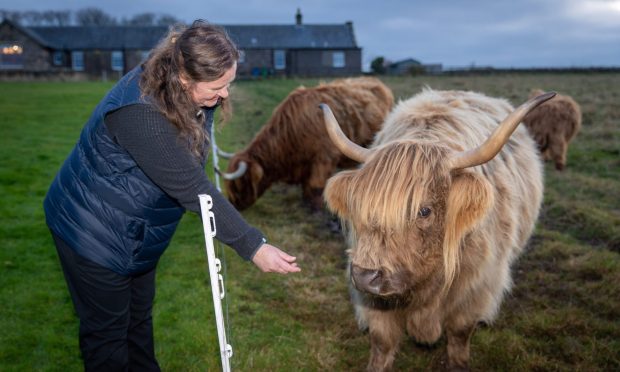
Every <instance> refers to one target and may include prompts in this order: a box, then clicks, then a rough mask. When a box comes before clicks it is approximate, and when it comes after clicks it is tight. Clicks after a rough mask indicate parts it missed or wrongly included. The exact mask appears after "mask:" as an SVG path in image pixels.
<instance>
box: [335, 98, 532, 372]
mask: <svg viewBox="0 0 620 372" xmlns="http://www.w3.org/2000/svg"><path fill="white" fill-rule="evenodd" d="M512 110H513V108H512V107H511V106H510V104H509V103H508V102H507V101H505V100H502V99H495V98H489V97H486V96H484V95H481V94H477V93H473V92H459V91H432V90H425V91H423V92H422V93H420V94H418V95H416V96H414V97H412V98H410V99H408V100H406V101H403V102H400V103H399V104H398V105H397V106H396V107H395V109H394V110H393V111H392V113H390V115H389V116H388V118H387V119H386V122H385V123H384V125H383V128H382V129H381V131H380V132H379V133H377V136H376V138H375V141H374V143H373V144H372V146H371V151H370V154H371V155H370V156H369V158H367V160H366V162H365V163H363V164H362V166H361V168H359V169H357V170H348V171H343V172H340V173H337V174H336V175H334V176H333V177H332V178H331V179H330V180H329V181H328V184H327V186H326V188H325V193H324V196H325V200H326V202H327V204H328V206H329V208H330V209H331V210H332V211H334V212H335V213H337V214H338V215H339V216H340V217H341V218H342V219H343V222H344V223H345V225H346V226H347V230H348V241H349V246H350V249H349V250H348V254H349V258H350V271H349V273H350V278H351V282H352V287H351V291H352V298H353V301H354V304H355V307H356V314H357V317H358V322H359V324H360V326H361V327H364V328H365V327H368V329H369V335H370V343H371V356H370V361H369V364H368V369H369V370H372V371H383V370H388V369H390V368H391V367H392V364H393V361H394V356H395V354H396V351H397V350H398V346H399V343H400V341H401V339H402V338H403V336H404V335H405V333H407V334H409V335H410V336H412V337H414V338H415V339H416V340H417V341H418V342H423V343H434V342H436V341H437V340H438V339H439V338H440V336H441V335H442V333H443V332H444V331H445V332H446V334H447V341H448V345H447V354H448V363H449V368H451V369H460V368H467V365H468V359H469V340H470V337H471V335H472V333H473V331H474V329H475V327H476V325H477V324H478V322H481V321H482V322H491V321H492V320H493V318H494V317H495V316H496V313H497V312H498V309H499V306H500V303H501V300H502V296H503V294H504V293H505V292H507V291H508V290H509V289H510V286H511V275H510V266H511V264H512V263H513V261H514V260H515V258H516V257H518V256H519V254H520V253H521V252H522V251H523V248H524V246H525V244H526V242H527V240H528V238H529V237H530V234H531V233H532V230H533V228H534V224H535V221H536V219H537V217H538V213H539V208H540V204H541V200H542V194H543V177H542V164H541V161H540V159H539V157H538V154H537V150H536V145H535V143H534V141H533V140H532V138H531V137H530V136H529V135H528V133H527V131H526V130H525V128H522V127H519V128H517V129H516V131H515V132H514V133H513V134H512V136H511V137H510V139H509V140H508V142H507V143H506V144H505V145H504V147H503V149H502V150H501V152H500V153H499V154H498V155H497V156H495V158H493V159H492V160H490V161H489V162H487V163H485V164H483V165H480V166H475V167H470V168H465V169H458V170H454V169H453V170H451V169H450V161H449V157H450V156H452V155H453V154H455V153H457V152H461V151H464V150H470V149H474V148H476V147H478V146H479V145H481V144H482V143H483V142H484V141H485V140H486V139H487V137H488V136H489V135H490V133H491V132H492V131H493V130H494V129H495V128H496V127H497V124H498V122H500V121H501V120H503V119H504V118H505V117H506V116H507V115H508V114H509V113H510V112H511V111H512Z"/></svg>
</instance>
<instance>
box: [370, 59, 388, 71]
mask: <svg viewBox="0 0 620 372" xmlns="http://www.w3.org/2000/svg"><path fill="white" fill-rule="evenodd" d="M370 70H372V72H373V73H374V74H376V75H383V74H385V59H384V58H383V57H377V58H375V59H373V60H372V62H370Z"/></svg>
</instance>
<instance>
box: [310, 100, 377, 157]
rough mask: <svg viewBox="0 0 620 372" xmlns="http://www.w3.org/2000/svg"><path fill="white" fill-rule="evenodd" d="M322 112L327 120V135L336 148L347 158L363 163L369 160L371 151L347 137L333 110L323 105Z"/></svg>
mask: <svg viewBox="0 0 620 372" xmlns="http://www.w3.org/2000/svg"><path fill="white" fill-rule="evenodd" d="M319 107H320V108H321V110H323V117H324V118H325V127H326V129H327V134H328V135H329V138H331V140H332V142H333V143H334V145H336V147H337V148H338V149H339V150H340V151H342V153H343V154H345V155H346V156H347V157H349V158H351V159H353V160H355V161H357V162H360V163H363V162H364V161H366V159H367V158H368V155H369V154H370V150H368V149H367V148H365V147H362V146H360V145H358V144H357V143H355V142H352V141H351V140H350V139H348V138H347V136H346V135H345V134H344V133H343V132H342V129H341V128H340V125H339V124H338V121H337V120H336V117H334V114H333V113H332V110H331V109H330V108H329V106H327V105H326V104H325V103H321V104H320V105H319Z"/></svg>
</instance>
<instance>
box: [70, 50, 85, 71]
mask: <svg viewBox="0 0 620 372" xmlns="http://www.w3.org/2000/svg"><path fill="white" fill-rule="evenodd" d="M71 67H73V70H74V71H84V52H82V51H74V52H71Z"/></svg>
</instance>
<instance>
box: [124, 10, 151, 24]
mask: <svg viewBox="0 0 620 372" xmlns="http://www.w3.org/2000/svg"><path fill="white" fill-rule="evenodd" d="M123 23H124V24H126V25H127V26H153V25H154V24H155V14H154V13H140V14H136V15H134V16H133V17H131V18H130V19H129V20H127V21H124V22H123Z"/></svg>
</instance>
